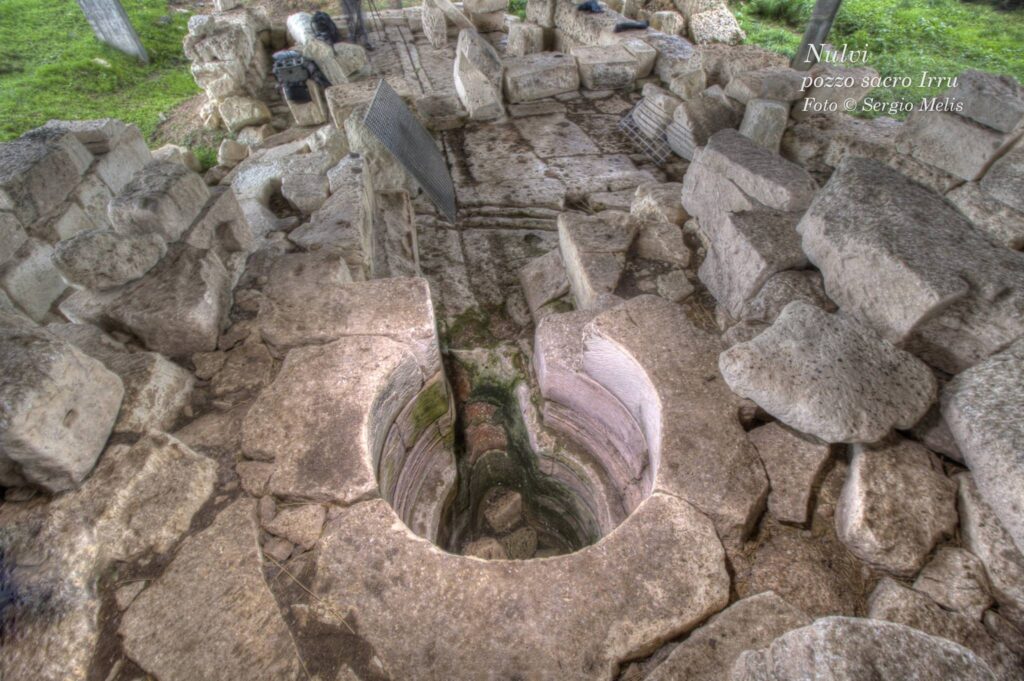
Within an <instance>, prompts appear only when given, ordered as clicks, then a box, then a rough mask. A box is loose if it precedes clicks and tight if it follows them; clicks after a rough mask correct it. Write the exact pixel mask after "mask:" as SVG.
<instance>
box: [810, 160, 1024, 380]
mask: <svg viewBox="0 0 1024 681" xmlns="http://www.w3.org/2000/svg"><path fill="white" fill-rule="evenodd" d="M850 211H855V212H856V216H854V215H853V214H852V213H850ZM797 231H798V232H800V234H801V235H802V237H803V241H802V243H803V248H804V251H805V252H806V253H807V257H808V258H809V259H810V261H811V262H812V263H813V264H814V265H816V266H817V267H818V269H820V270H821V273H822V275H823V276H824V278H825V290H826V291H827V292H828V295H829V297H830V298H832V299H833V300H835V301H836V303H837V304H838V305H839V306H840V307H841V308H842V309H843V311H844V312H846V313H848V314H850V315H852V316H854V317H856V318H857V319H859V320H860V321H862V322H864V323H865V324H867V325H868V326H870V327H871V328H873V329H874V330H875V331H876V332H878V333H879V335H881V336H882V337H883V338H886V339H887V340H889V341H891V342H899V343H903V344H905V347H907V348H908V349H910V350H912V351H913V352H914V353H915V354H917V355H918V356H920V357H922V358H924V359H926V360H927V361H928V362H929V363H930V364H932V365H933V366H936V367H938V368H940V369H943V370H944V371H946V372H948V373H954V374H955V373H957V372H959V371H962V370H963V369H966V368H967V367H969V366H971V365H973V364H976V363H977V362H978V361H980V360H982V359H984V358H985V357H988V356H989V355H991V354H992V353H993V352H995V351H997V350H999V349H1001V348H1003V347H1006V345H1007V344H1008V343H1010V342H1011V341H1012V340H1013V339H1014V338H1016V337H1017V336H1019V335H1020V334H1021V333H1022V332H1024V294H1021V293H1020V291H1022V290H1024V271H1022V269H1021V263H1022V258H1024V255H1021V254H1019V253H1016V252H1014V251H1010V250H1007V249H1006V248H1004V247H1002V246H999V245H996V244H994V243H992V242H991V241H989V240H988V239H987V238H985V236H984V235H983V234H981V232H979V231H978V230H976V229H974V227H972V226H971V224H970V222H968V221H967V220H966V219H965V218H964V217H963V216H962V215H960V214H959V213H958V212H957V211H956V210H955V209H954V208H953V207H952V206H950V205H949V204H948V203H946V202H945V201H943V200H942V198H941V197H940V196H938V195H936V194H933V193H931V192H929V191H927V190H926V189H924V188H923V187H921V186H920V185H918V184H916V183H913V182H911V181H910V180H907V179H906V178H905V177H903V176H902V175H901V174H900V173H898V172H896V171H895V170H892V169H890V168H887V167H885V166H883V165H882V164H880V163H878V162H877V161H872V160H869V159H865V158H854V157H847V158H845V159H844V160H843V161H842V162H841V163H840V165H839V167H838V168H837V169H836V171H835V173H833V175H832V177H831V179H830V180H829V182H828V184H826V185H825V188H824V189H822V191H821V192H819V193H818V195H817V196H816V197H815V200H814V203H813V204H812V205H811V206H810V208H809V209H808V210H807V212H806V213H805V214H804V217H803V219H802V220H801V221H800V224H799V225H797ZM854 251H855V252H856V253H857V256H856V257H852V254H853V252H854ZM996 292H1000V293H998V294H997V293H996Z"/></svg>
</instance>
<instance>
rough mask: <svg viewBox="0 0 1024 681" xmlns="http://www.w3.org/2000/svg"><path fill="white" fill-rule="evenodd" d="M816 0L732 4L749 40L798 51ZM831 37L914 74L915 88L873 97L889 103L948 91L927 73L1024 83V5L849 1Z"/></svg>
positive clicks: (886, 72) (883, 67)
mask: <svg viewBox="0 0 1024 681" xmlns="http://www.w3.org/2000/svg"><path fill="white" fill-rule="evenodd" d="M813 5H814V3H813V0H748V1H747V2H743V3H741V4H733V6H732V9H733V11H734V12H735V13H736V15H737V17H738V18H739V21H740V24H741V25H742V26H743V29H744V30H745V31H746V32H747V42H749V43H755V44H758V45H763V46H764V47H767V48H768V49H771V50H774V51H777V52H781V53H783V54H787V55H790V56H792V55H793V53H794V52H795V51H796V48H797V46H798V45H799V44H800V38H801V36H802V33H803V29H804V27H805V26H806V25H807V20H808V18H809V17H810V14H811V9H812V7H813ZM829 41H830V42H831V43H832V44H833V45H835V46H836V47H839V46H841V45H842V44H843V43H846V44H848V45H849V46H850V49H865V50H867V51H868V52H869V55H870V57H869V59H868V62H867V63H868V65H869V66H872V67H874V68H875V69H876V70H877V71H878V72H879V74H881V75H882V76H909V77H911V79H912V80H913V81H914V82H913V84H912V85H911V86H909V87H904V86H897V87H890V88H879V89H878V90H875V92H873V93H872V97H874V98H875V99H877V100H879V101H882V102H887V103H890V102H912V103H916V102H918V101H920V100H921V98H922V97H926V96H932V95H936V94H938V93H940V92H942V91H943V90H944V89H945V88H943V87H927V86H924V87H922V86H921V76H922V73H924V72H927V73H928V74H929V75H936V76H956V75H957V74H959V73H960V72H962V71H963V70H964V69H967V68H976V69H981V70H983V71H991V72H994V73H1001V74H1007V75H1011V76H1013V77H1015V78H1016V79H1017V80H1018V81H1021V82H1024V48H1022V46H1024V9H1018V10H1013V11H999V10H996V9H994V8H993V7H992V6H991V5H988V4H983V3H965V2H960V0H844V2H843V4H842V7H841V9H840V11H839V16H838V17H837V18H836V22H835V24H834V25H833V28H832V33H831V34H830V35H829ZM883 113H885V115H888V112H883ZM905 115H906V114H905V113H903V114H901V115H896V116H894V117H896V118H902V117H905Z"/></svg>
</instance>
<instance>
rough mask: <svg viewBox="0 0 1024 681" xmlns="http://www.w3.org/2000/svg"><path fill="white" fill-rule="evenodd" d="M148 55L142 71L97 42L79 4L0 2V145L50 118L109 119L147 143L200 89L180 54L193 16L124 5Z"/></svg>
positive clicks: (149, 2) (156, 3)
mask: <svg viewBox="0 0 1024 681" xmlns="http://www.w3.org/2000/svg"><path fill="white" fill-rule="evenodd" d="M122 4H123V5H124V8H125V10H126V11H127V12H128V16H129V17H130V18H131V20H132V24H133V25H134V26H135V30H136V31H138V33H139V36H140V37H141V39H142V43H143V45H145V47H146V50H147V51H148V52H149V56H150V60H151V63H150V64H149V65H148V66H142V65H140V64H139V63H138V62H136V61H135V60H134V59H132V58H131V57H128V56H126V55H123V54H121V53H120V52H118V51H116V50H114V49H111V48H109V47H107V46H105V45H103V44H101V43H100V42H99V41H97V40H96V39H95V37H94V36H93V32H92V29H91V28H90V26H89V24H88V22H86V20H85V16H84V15H83V14H82V11H81V9H79V7H78V5H77V3H76V2H75V0H0V140H4V139H10V138H13V137H17V136H18V135H20V134H21V133H23V132H25V131H26V130H29V129H31V128H34V127H36V126H38V125H42V124H43V123H45V122H46V121H47V120H49V119H51V118H68V119H75V118H78V119H85V118H100V117H107V116H112V117H115V118H120V119H122V120H125V121H129V122H132V123H135V124H136V125H138V126H139V127H140V128H141V129H142V131H143V134H144V135H146V136H147V137H148V136H150V135H151V134H152V133H153V131H154V130H155V129H156V126H157V124H158V123H159V121H160V117H161V114H162V113H163V112H166V111H168V110H169V109H171V108H173V107H174V106H175V105H177V104H179V103H180V102H182V101H183V100H185V99H187V98H189V97H191V96H192V95H194V94H195V93H196V92H198V88H197V87H196V85H195V82H194V81H193V80H192V76H191V74H190V73H189V69H188V61H187V60H186V59H185V56H184V54H183V53H182V51H181V41H182V39H183V38H184V37H185V33H186V32H187V24H188V15H187V14H184V13H180V12H177V11H174V10H173V9H170V8H169V7H168V3H167V0H122Z"/></svg>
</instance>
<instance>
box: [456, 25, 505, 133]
mask: <svg viewBox="0 0 1024 681" xmlns="http://www.w3.org/2000/svg"><path fill="white" fill-rule="evenodd" d="M502 72H503V68H502V64H501V58H500V57H499V56H498V53H497V52H496V51H495V50H494V48H493V47H492V46H491V44H490V43H489V42H487V41H486V40H485V39H484V38H482V37H481V36H480V34H479V33H477V32H476V30H474V29H463V30H462V31H461V32H459V42H458V44H457V45H456V47H455V75H454V78H455V92H456V94H458V96H459V101H460V102H462V105H463V106H464V107H466V111H467V112H469V117H470V118H471V119H473V120H490V119H493V118H499V117H501V116H503V115H504V113H505V107H504V105H503V103H502V97H501V84H502Z"/></svg>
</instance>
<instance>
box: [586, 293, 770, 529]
mask: <svg viewBox="0 0 1024 681" xmlns="http://www.w3.org/2000/svg"><path fill="white" fill-rule="evenodd" d="M721 349H722V346H721V342H720V341H719V339H718V337H717V336H713V335H711V334H709V333H707V332H705V331H702V330H700V329H698V328H697V327H696V326H695V325H694V324H693V322H691V321H690V320H689V318H688V317H687V316H686V314H685V312H684V311H683V308H681V307H680V306H678V305H676V304H674V303H670V302H668V301H666V300H664V299H662V298H658V297H656V296H641V297H638V298H633V299H631V300H629V301H626V302H625V303H622V304H620V305H617V306H616V307H613V308H611V309H609V310H606V311H605V312H603V313H601V314H599V315H598V316H597V317H595V318H594V320H593V321H592V322H590V324H589V325H588V326H587V328H586V329H585V331H584V351H583V367H584V370H585V371H586V373H587V375H589V376H590V377H591V378H593V379H594V380H596V381H597V382H598V383H600V384H601V385H603V386H604V387H605V388H606V389H607V390H608V391H609V392H611V393H612V394H613V395H614V396H616V397H617V398H618V400H619V401H620V402H621V403H622V404H623V405H624V406H625V407H626V409H627V410H628V411H629V412H630V413H631V414H632V415H633V417H634V418H635V419H636V421H637V422H638V423H639V424H640V426H641V429H642V430H643V432H644V434H645V436H646V439H647V446H648V448H649V450H650V457H651V462H652V466H653V467H654V470H655V471H656V474H655V475H656V477H655V482H654V489H655V490H659V491H665V492H667V493H670V494H675V495H678V496H680V497H682V498H683V499H686V500H687V501H689V502H690V503H692V504H693V505H694V506H696V507H697V508H699V509H701V510H702V511H703V512H704V513H706V514H708V515H709V516H710V517H711V518H712V519H713V520H714V521H715V527H716V529H717V530H718V533H719V535H720V536H721V537H722V538H723V539H725V540H727V541H733V540H739V539H742V538H744V537H745V536H747V535H748V534H749V533H750V531H751V529H752V528H753V525H754V522H755V521H756V519H757V518H758V517H759V516H760V514H761V511H763V510H764V504H765V501H766V499H767V496H768V479H767V478H766V476H765V473H764V469H763V468H762V466H761V461H760V459H758V457H757V452H756V450H755V449H754V447H753V445H751V444H750V442H749V440H748V439H747V436H746V433H745V432H744V431H743V428H742V427H741V426H740V424H739V420H738V407H739V401H738V399H737V398H736V397H735V396H734V395H733V394H732V393H731V392H730V391H729V389H728V387H727V386H726V385H725V383H724V382H723V381H721V380H720V378H719V375H718V371H717V366H716V361H717V356H718V353H719V352H720V351H721Z"/></svg>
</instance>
